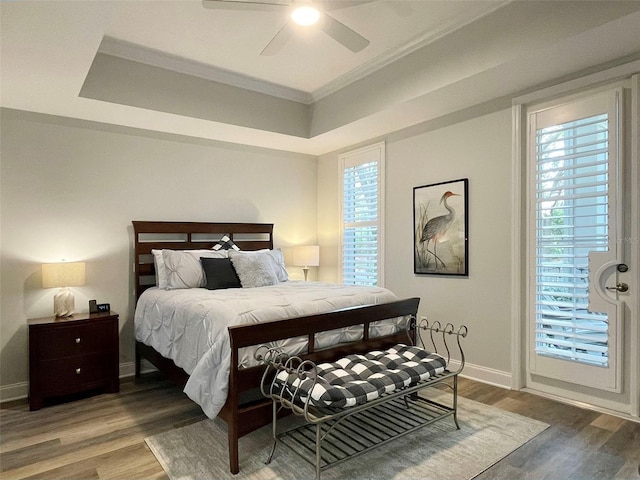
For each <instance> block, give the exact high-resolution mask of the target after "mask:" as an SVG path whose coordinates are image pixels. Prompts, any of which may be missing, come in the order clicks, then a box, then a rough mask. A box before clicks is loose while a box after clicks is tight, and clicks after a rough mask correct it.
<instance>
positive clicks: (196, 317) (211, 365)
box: [135, 281, 397, 418]
mask: <svg viewBox="0 0 640 480" xmlns="http://www.w3.org/2000/svg"><path fill="white" fill-rule="evenodd" d="M393 300H397V297H396V296H395V295H394V294H393V293H391V292H390V291H389V290H387V289H384V288H380V287H362V286H349V285H336V284H328V283H319V282H301V281H288V282H284V283H280V284H278V285H272V286H268V287H259V288H231V289H225V290H207V289H204V288H190V289H182V290H162V289H158V288H150V289H148V290H146V291H145V292H144V293H143V294H142V295H141V296H140V299H139V300H138V304H137V306H136V311H135V337H136V340H138V341H140V342H143V343H144V344H146V345H149V346H151V347H153V348H154V349H155V350H156V351H158V352H159V353H160V354H161V355H163V356H164V357H167V358H170V359H172V360H173V361H174V363H175V364H176V365H177V366H179V367H181V368H182V369H183V370H184V371H185V372H187V373H188V374H189V375H190V377H189V380H188V382H187V384H186V386H185V388H184V391H185V393H186V394H187V395H188V396H189V398H191V399H192V400H193V401H195V402H196V403H198V404H199V405H200V406H201V407H202V410H203V411H204V413H205V414H206V415H207V416H208V417H210V418H214V417H215V416H217V415H218V413H219V411H220V409H221V408H222V406H223V405H224V403H225V401H226V399H227V392H228V380H229V367H230V357H231V350H230V346H229V334H228V330H227V327H228V326H230V325H243V324H252V323H261V322H268V321H273V320H279V319H284V318H291V317H297V316H301V315H312V314H315V313H324V312H329V311H331V310H336V309H339V308H346V307H351V306H357V305H368V304H377V303H387V302H390V301H393ZM387 323H388V322H386V323H385V324H383V325H381V326H379V327H378V329H379V330H378V331H376V332H372V336H374V335H380V334H385V333H389V330H391V329H393V328H397V327H393V326H389V325H387ZM361 333H362V328H361V327H359V328H357V329H353V328H352V329H347V330H343V331H341V332H335V331H334V332H326V333H323V334H322V335H321V336H320V335H319V336H318V338H317V348H322V346H327V345H334V344H337V343H340V342H344V341H353V340H355V339H357V338H358V337H359V336H361ZM279 344H280V345H285V346H287V351H289V352H290V353H298V352H299V351H301V350H302V349H303V348H304V347H305V345H306V342H305V341H304V339H292V340H287V341H285V342H280V343H279ZM245 350H247V349H245ZM252 362H254V360H253V353H252V352H250V351H248V350H247V351H244V352H241V358H240V365H241V366H243V367H246V366H250V365H251V364H252Z"/></svg>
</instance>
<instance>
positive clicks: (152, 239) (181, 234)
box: [132, 220, 273, 300]
mask: <svg viewBox="0 0 640 480" xmlns="http://www.w3.org/2000/svg"><path fill="white" fill-rule="evenodd" d="M132 223H133V234H134V245H135V251H134V272H135V277H136V278H135V281H136V284H135V285H136V287H135V292H136V300H137V299H138V298H139V297H140V295H141V294H142V292H144V291H145V290H146V289H147V288H149V287H152V286H154V285H155V267H154V264H153V255H152V254H151V250H152V249H154V250H156V249H157V250H161V249H163V248H166V249H171V250H197V249H209V248H211V247H212V246H213V245H215V244H216V243H217V242H218V241H219V240H220V239H221V238H222V237H223V236H224V235H228V236H229V238H231V240H233V243H235V244H237V245H238V247H240V249H242V250H260V249H262V248H268V249H273V224H272V223H207V222H141V221H135V220H134V221H133V222H132Z"/></svg>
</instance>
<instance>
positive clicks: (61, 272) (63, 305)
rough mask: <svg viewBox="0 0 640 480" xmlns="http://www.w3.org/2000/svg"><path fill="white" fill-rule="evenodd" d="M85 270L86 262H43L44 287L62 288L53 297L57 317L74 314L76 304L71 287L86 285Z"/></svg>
mask: <svg viewBox="0 0 640 480" xmlns="http://www.w3.org/2000/svg"><path fill="white" fill-rule="evenodd" d="M84 272H85V263H84V262H74V263H66V262H63V263H44V264H42V288H56V287H59V288H60V291H59V292H58V293H56V295H55V296H54V297H53V310H54V313H55V315H56V317H69V316H71V315H73V311H74V306H75V305H74V298H73V293H71V290H69V287H79V286H81V285H84V281H85V275H84Z"/></svg>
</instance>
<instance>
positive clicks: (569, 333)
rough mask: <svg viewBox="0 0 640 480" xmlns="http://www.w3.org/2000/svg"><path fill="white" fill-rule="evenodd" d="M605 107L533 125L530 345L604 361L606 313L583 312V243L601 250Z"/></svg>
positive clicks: (559, 354) (604, 239)
mask: <svg viewBox="0 0 640 480" xmlns="http://www.w3.org/2000/svg"><path fill="white" fill-rule="evenodd" d="M608 124H609V122H608V115H607V113H602V114H599V115H594V116H590V117H585V118H581V119H578V120H574V121H569V122H565V123H562V124H558V125H552V126H549V127H545V128H541V129H539V130H538V131H537V132H536V143H537V151H536V163H537V180H536V189H537V201H536V247H537V248H536V253H537V255H536V258H537V261H536V282H535V284H536V305H537V307H536V323H537V325H536V352H537V353H538V354H540V355H552V356H557V357H562V358H565V359H567V360H573V361H577V362H585V363H589V364H594V365H600V366H604V367H606V366H607V365H608V348H607V344H608V338H607V337H608V335H607V330H608V328H607V324H608V318H607V315H606V314H605V313H599V312H589V311H588V308H587V306H588V305H587V304H588V271H589V264H588V260H589V251H600V252H602V251H607V249H608V243H609V237H608V233H609V232H608V228H607V226H608V198H607V191H608V163H609V162H608V139H609V135H608V130H609V129H608Z"/></svg>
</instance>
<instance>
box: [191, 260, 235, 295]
mask: <svg viewBox="0 0 640 480" xmlns="http://www.w3.org/2000/svg"><path fill="white" fill-rule="evenodd" d="M200 261H201V262H202V269H203V270H204V276H205V288H207V289H209V290H218V289H221V288H241V287H242V284H241V283H240V279H239V278H238V274H237V273H236V269H235V268H233V264H232V263H231V259H229V258H205V257H201V258H200Z"/></svg>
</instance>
